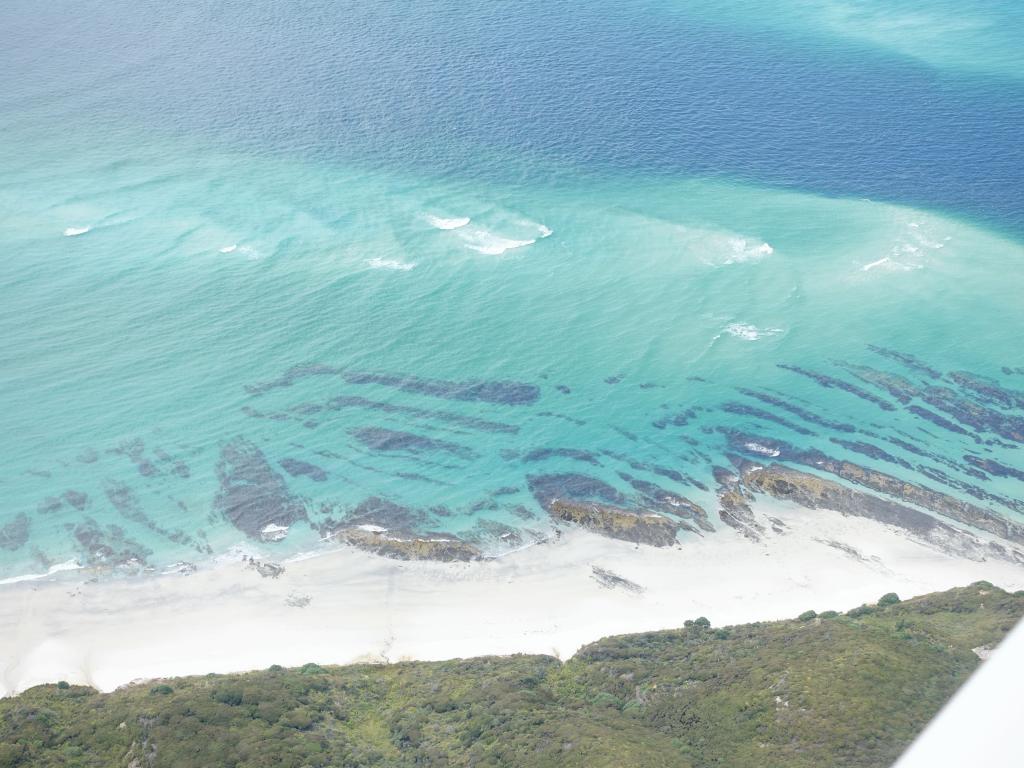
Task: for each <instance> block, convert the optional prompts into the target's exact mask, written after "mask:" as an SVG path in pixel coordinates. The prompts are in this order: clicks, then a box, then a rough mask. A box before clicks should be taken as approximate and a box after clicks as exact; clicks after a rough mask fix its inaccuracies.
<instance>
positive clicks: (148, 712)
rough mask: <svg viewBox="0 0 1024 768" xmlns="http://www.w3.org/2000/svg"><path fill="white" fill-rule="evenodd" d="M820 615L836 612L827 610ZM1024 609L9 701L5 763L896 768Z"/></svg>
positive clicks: (737, 630)
mask: <svg viewBox="0 0 1024 768" xmlns="http://www.w3.org/2000/svg"><path fill="white" fill-rule="evenodd" d="M815 608H816V609H826V608H829V606H816V607H815ZM1022 614H1024V594H1022V593H1016V594H1009V593H1007V592H1005V591H1003V590H1001V589H999V588H997V587H994V586H992V585H991V584H988V583H987V582H978V583H975V584H972V585H970V586H969V587H964V588H961V589H954V590H950V591H948V592H942V593H936V594H932V595H927V596H924V597H919V598H914V599H910V600H903V601H900V600H899V598H897V597H896V596H895V595H885V596H883V597H882V598H881V599H880V600H878V601H877V603H876V604H874V605H865V606H861V607H860V608H858V609H855V610H852V611H848V612H846V613H845V614H840V613H837V612H836V611H834V610H822V612H821V613H815V611H813V610H808V611H807V612H806V613H805V614H803V615H802V616H801V617H800V618H799V619H794V620H789V621H776V622H759V623H754V624H747V625H741V626H732V627H714V626H712V625H711V622H710V621H708V620H707V619H706V618H704V617H699V618H693V619H686V620H685V621H684V619H685V617H682V616H681V617H680V622H679V623H680V624H683V625H684V626H683V628H681V629H678V630H669V631H661V632H646V633H640V634H632V635H623V636H618V637H610V638H605V639H603V640H600V641H598V642H595V643H592V644H590V645H587V646H585V647H584V648H582V649H581V650H580V651H579V652H578V653H577V654H576V655H575V656H574V657H573V658H572V659H570V660H568V661H565V662H562V661H560V660H559V659H556V658H554V657H550V656H512V657H500V658H499V657H482V658H475V659H466V660H456V661H444V662H403V663H398V664H390V665H369V664H361V665H351V666H345V667H321V666H319V665H317V664H313V663H310V664H307V665H305V666H303V667H301V668H297V669H283V668H281V667H279V666H276V665H275V666H273V667H271V668H269V669H267V670H264V671H259V672H250V673H247V674H232V675H207V676H203V677H189V678H180V679H168V680H155V681H148V682H146V683H139V684H134V685H130V686H126V687H124V688H121V689H118V690H116V691H113V692H111V693H98V692H97V691H95V690H94V689H92V688H89V687H86V686H81V685H73V684H69V683H67V682H61V683H58V684H56V685H43V686H37V687H35V688H32V689H30V690H28V691H25V692H24V693H22V694H20V695H19V696H16V697H12V698H8V699H4V700H0V767H2V768H13V767H15V766H17V767H19V768H21V767H23V766H24V767H29V766H31V767H35V766H39V767H43V766H72V767H74V766H81V767H82V768H85V767H87V766H104V767H106V766H125V767H126V768H127V767H131V768H160V767H161V766H173V767H174V768H189V767H190V766H231V767H233V768H243V767H244V768H262V767H263V766H266V767H268V768H269V767H270V766H273V767H274V768H277V767H279V766H293V767H294V768H302V767H304V766H309V767H310V768H312V767H314V766H479V767H483V766H588V767H591V766H596V767H601V766H608V767H609V768H611V767H612V766H616V767H617V766H624V765H629V766H680V767H683V768H685V767H688V766H693V768H704V767H708V768H710V767H711V766H734V767H738V768H742V767H743V766H757V767H758V768H763V767H765V766H786V768H802V767H804V766H806V767H807V768H811V766H814V767H815V768H817V766H851V767H853V766H887V765H890V764H891V763H892V761H893V760H894V759H895V758H896V757H897V756H898V755H899V753H900V751H901V750H902V749H903V748H904V747H905V746H906V745H907V744H908V743H909V742H910V740H911V739H912V738H913V737H914V736H915V735H916V734H917V733H918V732H919V731H920V730H921V729H922V728H923V726H924V725H925V723H926V722H927V721H928V720H929V718H931V717H932V716H933V715H934V714H935V713H936V711H937V710H938V709H939V708H940V707H941V706H942V704H943V703H944V702H945V701H946V700H947V699H948V698H949V697H950V696H951V695H952V693H953V692H954V691H955V690H956V689H957V687H958V686H960V684H962V683H963V682H964V680H965V679H966V678H967V676H968V675H969V674H970V673H971V671H972V670H974V669H975V667H977V665H978V664H979V663H980V660H979V657H978V654H977V653H975V652H974V651H973V650H972V649H980V648H982V647H984V648H989V647H992V646H993V645H994V644H995V643H997V642H998V641H999V640H1000V639H1001V638H1002V637H1003V636H1004V635H1005V634H1006V633H1007V632H1008V631H1009V630H1010V628H1011V627H1012V626H1013V625H1014V623H1015V622H1016V621H1017V620H1018V619H1019V618H1020V617H1021V615H1022Z"/></svg>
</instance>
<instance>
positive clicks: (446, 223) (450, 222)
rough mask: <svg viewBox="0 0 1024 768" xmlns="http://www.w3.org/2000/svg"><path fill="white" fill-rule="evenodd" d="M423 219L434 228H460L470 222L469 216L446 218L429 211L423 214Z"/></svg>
mask: <svg viewBox="0 0 1024 768" xmlns="http://www.w3.org/2000/svg"><path fill="white" fill-rule="evenodd" d="M423 219H424V220H425V221H426V222H427V224H429V225H430V226H432V227H434V228H435V229H461V228H462V227H464V226H466V225H467V224H469V222H470V218H469V216H457V217H455V218H453V219H446V218H444V217H442V216H434V215H433V214H430V213H425V214H423Z"/></svg>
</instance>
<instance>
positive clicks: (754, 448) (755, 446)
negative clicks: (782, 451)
mask: <svg viewBox="0 0 1024 768" xmlns="http://www.w3.org/2000/svg"><path fill="white" fill-rule="evenodd" d="M743 447H744V448H746V449H747V450H748V451H750V452H751V453H759V454H761V455H762V456H771V457H772V458H773V459H774V458H775V457H776V456H778V455H779V451H778V450H777V449H775V448H769V447H768V446H766V445H761V444H760V443H753V442H751V443H744V445H743Z"/></svg>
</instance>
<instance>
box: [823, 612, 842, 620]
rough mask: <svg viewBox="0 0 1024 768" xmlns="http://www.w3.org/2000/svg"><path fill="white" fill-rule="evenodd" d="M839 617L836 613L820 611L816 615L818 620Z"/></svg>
mask: <svg viewBox="0 0 1024 768" xmlns="http://www.w3.org/2000/svg"><path fill="white" fill-rule="evenodd" d="M838 615H839V612H838V611H822V612H821V613H819V614H818V618H819V619H834V618H835V617H836V616H838Z"/></svg>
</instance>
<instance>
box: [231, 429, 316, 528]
mask: <svg viewBox="0 0 1024 768" xmlns="http://www.w3.org/2000/svg"><path fill="white" fill-rule="evenodd" d="M217 478H218V480H219V481H220V490H219V491H218V492H217V496H216V497H215V498H214V501H213V508H214V510H215V511H216V512H218V513H220V514H221V515H223V516H224V518H225V519H226V520H227V521H228V522H230V523H231V524H232V525H234V526H235V527H236V528H238V529H239V530H240V531H242V532H243V533H244V534H245V535H246V536H249V537H250V538H253V539H259V538H260V532H261V531H262V530H263V529H264V528H265V527H266V526H268V525H280V526H285V527H287V526H290V525H292V524H294V523H296V522H298V521H300V520H305V519H306V509H305V507H304V506H303V504H302V502H301V501H300V500H299V499H297V498H296V497H294V496H293V495H292V494H291V493H290V492H289V490H288V486H287V485H286V484H285V481H284V478H283V477H281V475H279V474H278V473H277V472H275V471H274V469H273V467H271V465H270V462H268V461H267V458H266V456H264V455H263V451H261V450H260V449H259V448H258V447H256V445H255V444H253V443H252V442H250V441H249V440H246V439H245V438H243V437H236V438H235V439H234V440H231V441H230V442H229V443H227V444H226V445H225V446H224V447H223V448H222V449H221V453H220V461H219V462H218V463H217Z"/></svg>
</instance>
